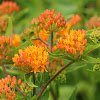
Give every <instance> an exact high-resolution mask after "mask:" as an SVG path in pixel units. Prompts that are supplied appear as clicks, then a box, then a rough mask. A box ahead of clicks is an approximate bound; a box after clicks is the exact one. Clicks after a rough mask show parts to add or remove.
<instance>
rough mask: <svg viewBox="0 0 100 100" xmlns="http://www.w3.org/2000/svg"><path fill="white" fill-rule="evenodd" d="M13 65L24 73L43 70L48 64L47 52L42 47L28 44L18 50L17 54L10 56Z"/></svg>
mask: <svg viewBox="0 0 100 100" xmlns="http://www.w3.org/2000/svg"><path fill="white" fill-rule="evenodd" d="M12 60H13V62H14V66H17V67H18V68H19V69H20V70H22V71H23V72H25V73H30V72H34V73H36V72H40V71H41V72H43V71H44V70H45V71H47V70H46V67H47V64H48V62H47V61H48V52H46V51H45V48H44V47H36V46H28V47H27V48H25V49H24V50H22V49H20V50H19V55H18V54H15V55H14V57H13V58H12Z"/></svg>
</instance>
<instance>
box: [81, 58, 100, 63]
mask: <svg viewBox="0 0 100 100" xmlns="http://www.w3.org/2000/svg"><path fill="white" fill-rule="evenodd" d="M82 60H83V61H85V62H87V63H94V64H95V63H100V59H99V58H93V57H91V56H83V57H82Z"/></svg>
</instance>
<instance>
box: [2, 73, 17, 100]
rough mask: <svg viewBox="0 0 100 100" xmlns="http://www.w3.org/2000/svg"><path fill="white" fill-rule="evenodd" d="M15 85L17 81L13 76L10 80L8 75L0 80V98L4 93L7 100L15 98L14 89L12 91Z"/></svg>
mask: <svg viewBox="0 0 100 100" xmlns="http://www.w3.org/2000/svg"><path fill="white" fill-rule="evenodd" d="M16 84H17V80H16V77H15V76H13V78H12V79H11V76H10V75H8V76H7V77H5V78H2V79H1V80H0V98H1V96H2V94H3V93H4V95H5V97H6V98H7V100H14V99H15V98H16V94H15V89H14V88H15V85H16Z"/></svg>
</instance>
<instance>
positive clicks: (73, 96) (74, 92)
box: [69, 88, 77, 100]
mask: <svg viewBox="0 0 100 100" xmlns="http://www.w3.org/2000/svg"><path fill="white" fill-rule="evenodd" d="M76 94H77V91H76V88H75V89H74V90H73V92H72V95H71V97H70V99H69V100H76Z"/></svg>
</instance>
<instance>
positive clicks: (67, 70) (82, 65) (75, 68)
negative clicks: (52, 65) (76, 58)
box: [66, 64, 87, 73]
mask: <svg viewBox="0 0 100 100" xmlns="http://www.w3.org/2000/svg"><path fill="white" fill-rule="evenodd" d="M86 65H87V64H80V65H75V64H73V65H71V66H70V67H68V68H67V69H66V73H69V72H72V71H75V70H77V69H79V68H82V67H85V66H86Z"/></svg>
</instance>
